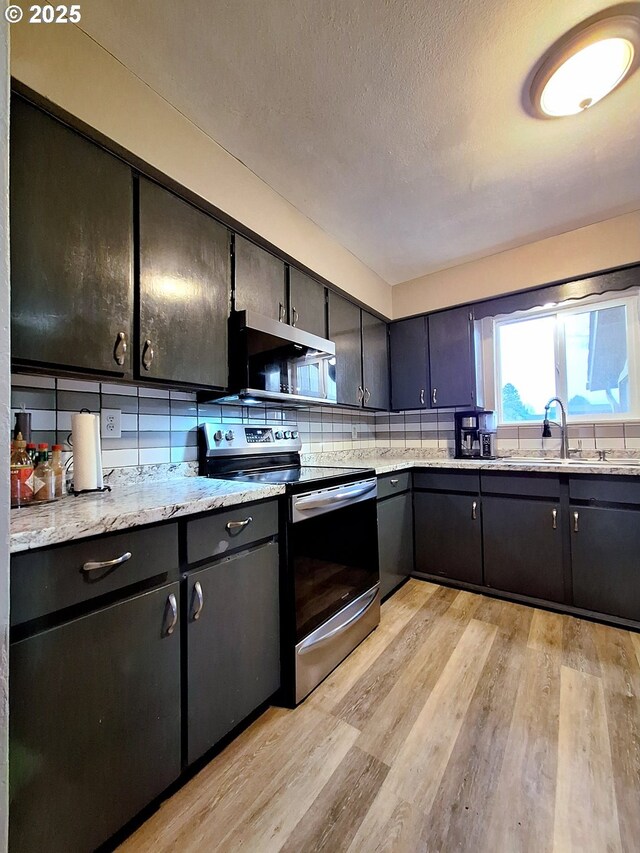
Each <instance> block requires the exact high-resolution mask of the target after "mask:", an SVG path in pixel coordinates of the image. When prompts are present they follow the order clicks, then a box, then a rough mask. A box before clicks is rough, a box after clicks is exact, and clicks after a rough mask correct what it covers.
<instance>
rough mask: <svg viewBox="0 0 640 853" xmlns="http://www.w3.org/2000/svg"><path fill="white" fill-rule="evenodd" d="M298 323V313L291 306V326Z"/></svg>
mask: <svg viewBox="0 0 640 853" xmlns="http://www.w3.org/2000/svg"><path fill="white" fill-rule="evenodd" d="M297 323H298V311H297V310H296V309H295V308H294V307H293V306H291V325H292V326H295V325H297Z"/></svg>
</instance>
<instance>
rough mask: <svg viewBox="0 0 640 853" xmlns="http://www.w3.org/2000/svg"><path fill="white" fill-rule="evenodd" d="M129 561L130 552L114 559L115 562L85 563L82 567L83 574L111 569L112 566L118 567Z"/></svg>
mask: <svg viewBox="0 0 640 853" xmlns="http://www.w3.org/2000/svg"><path fill="white" fill-rule="evenodd" d="M130 559H131V551H125V553H124V554H122V555H121V556H120V557H116V558H115V560H101V561H100V562H98V563H93V562H89V563H85V564H84V566H83V567H82V571H83V572H95V571H97V570H98V569H111V568H113V567H114V566H120V565H122V563H126V562H127V560H130Z"/></svg>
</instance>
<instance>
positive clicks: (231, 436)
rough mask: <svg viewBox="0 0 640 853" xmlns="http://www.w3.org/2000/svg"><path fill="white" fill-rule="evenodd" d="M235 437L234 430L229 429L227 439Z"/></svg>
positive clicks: (230, 439)
mask: <svg viewBox="0 0 640 853" xmlns="http://www.w3.org/2000/svg"><path fill="white" fill-rule="evenodd" d="M234 437H235V436H234V435H233V430H231V429H230V430H229V432H228V433H227V434H226V435H225V438H226V439H227V441H233V439H234Z"/></svg>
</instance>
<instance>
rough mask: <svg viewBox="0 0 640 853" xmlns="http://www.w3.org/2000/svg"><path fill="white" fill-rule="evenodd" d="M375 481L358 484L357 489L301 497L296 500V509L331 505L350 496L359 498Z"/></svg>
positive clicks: (368, 490) (373, 485)
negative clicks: (362, 484)
mask: <svg viewBox="0 0 640 853" xmlns="http://www.w3.org/2000/svg"><path fill="white" fill-rule="evenodd" d="M375 487H376V482H375V481H374V482H373V483H367V484H366V485H364V486H358V488H357V489H341V490H340V491H339V492H332V493H330V494H328V495H321V496H320V497H315V496H314V495H311V496H310V497H308V498H302V499H300V500H298V501H296V509H316V508H317V507H321V506H331V504H337V503H342V502H343V501H346V500H349V499H350V498H359V497H362V495H366V494H367V493H368V492H371V491H373V490H374V489H375Z"/></svg>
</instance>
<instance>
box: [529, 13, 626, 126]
mask: <svg viewBox="0 0 640 853" xmlns="http://www.w3.org/2000/svg"><path fill="white" fill-rule="evenodd" d="M634 5H635V4H634ZM617 8H620V7H617ZM590 21H591V22H589V21H586V22H584V23H583V24H582V25H580V26H579V27H576V28H574V29H573V30H572V31H571V32H569V33H567V35H565V36H564V37H563V38H561V39H560V40H559V41H557V42H556V43H555V44H554V45H553V46H552V47H551V48H550V49H549V50H548V51H547V52H546V54H545V55H544V56H543V58H542V59H541V61H540V63H539V65H538V67H537V69H536V70H535V73H534V76H533V81H532V83H531V88H530V90H529V107H530V109H529V111H530V112H531V113H532V114H533V115H534V116H536V117H539V118H559V117H561V116H568V115H576V114H577V113H580V112H583V111H584V110H586V109H588V108H589V107H592V106H593V105H594V104H597V103H598V101H601V100H602V99H603V98H604V97H606V95H608V94H609V93H610V92H612V91H613V90H614V89H615V88H616V87H617V86H619V85H620V83H622V82H623V80H625V79H627V78H628V77H629V76H630V75H631V74H632V73H633V71H635V69H636V68H637V67H638V64H639V63H640V16H638V15H636V14H631V13H626V14H619V13H618V14H616V13H615V10H609V12H604V13H600V15H598V20H593V19H590Z"/></svg>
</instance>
